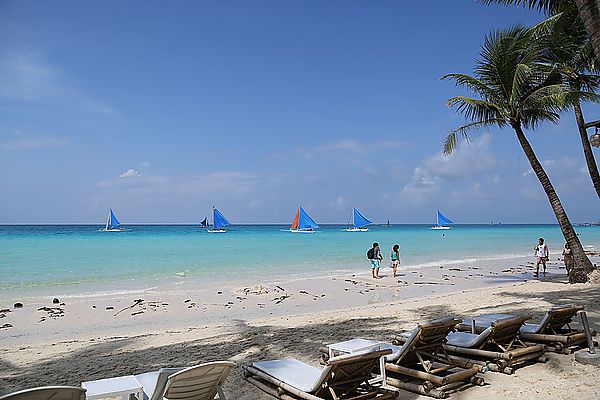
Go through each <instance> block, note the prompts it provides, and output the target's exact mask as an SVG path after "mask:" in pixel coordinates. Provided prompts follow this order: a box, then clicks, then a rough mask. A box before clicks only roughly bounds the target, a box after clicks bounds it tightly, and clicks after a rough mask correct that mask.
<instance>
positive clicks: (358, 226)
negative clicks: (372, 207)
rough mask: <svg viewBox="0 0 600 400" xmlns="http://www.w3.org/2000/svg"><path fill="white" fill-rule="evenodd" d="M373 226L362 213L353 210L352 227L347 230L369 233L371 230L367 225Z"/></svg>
mask: <svg viewBox="0 0 600 400" xmlns="http://www.w3.org/2000/svg"><path fill="white" fill-rule="evenodd" d="M369 224H371V221H369V220H368V219H367V218H365V216H364V215H362V214H361V213H360V211H358V210H357V209H356V208H353V209H352V226H349V227H348V228H346V229H345V231H346V232H367V231H368V230H369V228H367V225H369Z"/></svg>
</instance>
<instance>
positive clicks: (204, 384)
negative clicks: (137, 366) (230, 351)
mask: <svg viewBox="0 0 600 400" xmlns="http://www.w3.org/2000/svg"><path fill="white" fill-rule="evenodd" d="M235 366H236V364H235V363H234V362H231V361H215V362H209V363H205V364H200V365H196V366H193V367H190V368H162V369H160V370H158V371H154V372H147V373H145V374H140V375H135V378H136V379H137V380H138V382H139V383H140V384H141V385H142V387H143V389H144V400H163V399H166V400H212V399H215V398H218V399H219V400H225V395H224V394H223V390H222V386H223V383H224V382H225V379H227V376H228V375H229V373H230V372H231V370H232V369H233V368H234V367H235ZM217 396H218V397H217Z"/></svg>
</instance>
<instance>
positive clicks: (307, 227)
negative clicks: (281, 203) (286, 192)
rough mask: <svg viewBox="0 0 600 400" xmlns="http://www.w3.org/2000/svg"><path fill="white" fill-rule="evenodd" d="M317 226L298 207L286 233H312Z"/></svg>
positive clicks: (302, 209)
mask: <svg viewBox="0 0 600 400" xmlns="http://www.w3.org/2000/svg"><path fill="white" fill-rule="evenodd" d="M318 227H319V225H317V223H316V222H315V221H314V220H313V219H312V218H311V217H310V215H308V213H307V212H306V211H304V208H302V207H298V210H297V211H296V216H295V217H294V221H292V226H290V229H289V230H287V231H286V232H292V233H314V232H315V229H317V228H318Z"/></svg>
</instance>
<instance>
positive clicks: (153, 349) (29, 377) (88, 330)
mask: <svg viewBox="0 0 600 400" xmlns="http://www.w3.org/2000/svg"><path fill="white" fill-rule="evenodd" d="M596 261H597V260H596ZM531 269H532V267H531V265H530V264H529V260H526V259H514V260H510V261H509V262H506V260H505V261H504V262H502V263H500V262H494V263H482V264H478V265H457V266H453V267H443V268H437V269H433V268H431V269H428V270H427V271H424V270H416V271H404V272H402V273H401V275H400V276H399V277H397V278H396V279H393V278H392V277H391V270H389V271H387V270H384V275H385V276H384V277H383V278H382V279H380V280H378V281H374V280H372V279H370V278H369V277H368V275H366V274H365V275H364V276H363V275H361V276H335V277H320V278H311V279H298V280H293V281H288V282H275V283H272V282H269V283H267V282H263V283H258V284H256V285H252V286H244V287H240V286H231V287H220V288H216V287H206V288H200V289H192V288H183V289H181V290H178V291H173V292H171V293H168V292H164V291H160V290H158V289H156V290H153V291H148V292H146V293H143V294H136V295H123V296H121V297H118V298H116V297H114V296H99V297H98V296H96V297H94V296H92V297H67V298H61V299H59V300H60V303H59V304H52V299H50V298H47V299H43V298H28V299H18V300H19V301H22V302H23V303H24V307H23V308H19V309H14V308H13V307H12V304H9V300H8V299H3V300H2V304H1V305H0V309H2V308H8V309H10V310H11V311H8V312H7V311H4V312H3V314H4V317H3V318H2V319H1V320H0V326H2V325H4V324H10V325H11V326H10V327H6V328H3V329H2V330H0V382H2V383H1V385H0V393H6V392H10V391H13V390H17V389H21V388H27V387H32V386H38V385H49V384H70V385H79V384H80V383H81V382H82V381H88V380H95V379H101V378H107V377H112V376H118V375H126V374H135V373H142V372H146V371H151V370H156V369H159V368H161V367H167V366H173V367H175V366H191V365H194V364H196V363H200V362H205V361H213V360H224V359H229V360H234V361H236V362H238V363H240V364H244V363H248V362H251V361H255V360H265V359H275V358H284V357H296V358H298V359H301V360H303V361H305V362H307V363H310V364H312V365H315V366H318V358H319V353H318V348H319V347H320V346H322V345H324V344H327V343H332V342H337V341H340V340H346V339H349V338H354V337H362V338H371V339H377V340H391V339H393V338H394V336H395V335H396V333H397V332H398V331H399V330H401V329H412V328H413V327H414V326H415V324H416V323H417V322H419V321H427V320H432V319H435V318H439V317H444V316H458V317H465V316H469V315H474V314H478V313H481V312H492V311H493V312H511V313H515V312H530V313H532V314H533V315H534V319H535V318H537V319H539V318H540V317H541V316H542V315H543V313H544V312H545V310H547V309H548V308H549V307H551V306H553V305H559V304H566V303H575V304H582V305H584V306H585V307H586V310H587V313H588V317H589V318H590V322H591V324H592V326H593V327H596V329H598V328H597V327H598V326H600V302H599V300H598V299H600V284H598V283H588V284H578V285H570V284H568V283H567V280H566V277H565V276H564V270H563V269H560V266H559V264H558V263H557V262H555V263H553V264H551V265H550V268H549V273H548V275H547V277H545V278H542V279H540V280H532V278H531ZM15 300H16V299H15ZM485 379H486V381H487V382H488V385H486V386H484V387H474V388H470V389H468V390H465V391H462V392H459V393H456V394H455V395H454V396H455V397H454V398H461V399H477V398H482V397H484V396H493V397H494V398H498V399H509V398H510V399H512V398H514V397H516V396H520V397H522V398H534V399H543V398H547V397H548V396H553V397H555V398H564V399H575V398H577V399H593V398H598V396H600V385H599V384H598V382H600V369H598V368H597V367H592V366H584V365H581V364H579V363H577V362H575V361H574V356H573V355H557V354H550V361H549V362H548V363H546V364H536V365H531V366H527V367H524V368H521V369H518V370H517V371H516V372H515V373H514V374H513V375H510V376H509V375H503V374H498V373H487V374H485ZM225 392H226V394H227V395H228V396H229V397H228V398H232V399H267V398H269V397H268V396H267V395H265V394H264V393H262V392H260V391H259V390H257V389H256V388H254V387H253V386H252V385H250V384H248V383H246V382H245V381H243V378H242V370H241V368H237V369H236V370H235V371H234V372H233V373H232V375H231V376H230V378H229V379H228V381H227V384H226V385H225ZM415 397H418V396H416V395H414V394H411V393H408V392H402V394H401V396H400V398H415Z"/></svg>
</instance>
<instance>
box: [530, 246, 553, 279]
mask: <svg viewBox="0 0 600 400" xmlns="http://www.w3.org/2000/svg"><path fill="white" fill-rule="evenodd" d="M533 250H535V274H534V276H538V275H539V273H540V263H541V264H542V265H543V266H544V275H546V262H547V261H548V255H549V254H550V251H549V250H548V245H547V244H545V243H544V238H540V240H539V242H538V245H537V246H535V247H534V248H533Z"/></svg>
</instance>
